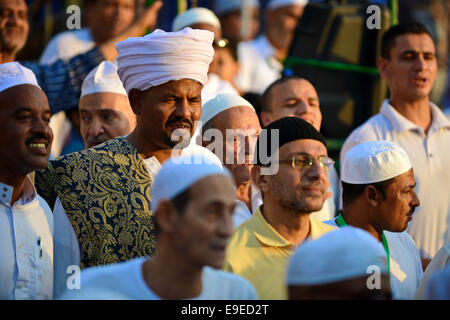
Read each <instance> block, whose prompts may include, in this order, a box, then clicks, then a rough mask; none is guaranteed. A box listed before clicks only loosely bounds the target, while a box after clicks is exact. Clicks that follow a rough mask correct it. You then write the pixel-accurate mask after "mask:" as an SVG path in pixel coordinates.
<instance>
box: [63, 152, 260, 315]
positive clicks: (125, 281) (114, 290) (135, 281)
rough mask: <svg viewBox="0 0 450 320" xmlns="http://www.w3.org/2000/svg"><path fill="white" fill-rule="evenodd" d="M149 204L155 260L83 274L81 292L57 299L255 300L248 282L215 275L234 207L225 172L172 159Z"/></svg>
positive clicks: (198, 158)
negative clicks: (150, 205)
mask: <svg viewBox="0 0 450 320" xmlns="http://www.w3.org/2000/svg"><path fill="white" fill-rule="evenodd" d="M152 200H153V201H152V209H153V212H154V215H155V224H156V227H157V239H158V241H157V247H156V251H155V254H154V255H153V256H152V257H151V258H144V257H141V258H136V259H133V260H131V261H127V262H123V263H119V264H116V265H112V266H103V267H97V268H90V269H88V270H85V271H83V272H82V274H81V291H79V292H77V291H75V292H70V291H67V292H66V294H65V295H64V296H63V297H62V299H85V298H86V297H89V298H96V299H108V298H110V297H111V296H112V297H113V298H115V299H117V298H118V297H119V295H121V296H122V297H123V298H126V299H140V300H141V299H142V300H159V299H170V300H175V299H209V300H218V299H220V300H222V299H226V300H229V299H231V300H241V299H246V300H247V299H256V298H257V296H256V291H255V289H254V288H253V287H252V286H251V285H250V284H249V283H248V281H246V280H245V279H243V278H241V277H239V276H236V275H232V274H229V273H225V272H223V271H220V270H216V269H218V268H221V267H222V266H223V262H224V259H225V248H226V243H227V240H228V238H229V237H230V235H231V231H232V217H231V216H232V213H233V208H234V205H235V201H234V189H233V178H232V176H231V174H230V173H229V172H228V170H226V169H223V168H222V166H221V165H220V164H217V163H211V162H210V159H209V158H207V157H205V156H202V155H198V154H193V155H191V156H181V157H178V158H172V159H170V160H168V161H167V162H166V163H164V164H163V166H162V168H161V170H160V171H159V172H158V174H157V175H156V177H155V182H154V184H153V187H152ZM111 279H114V280H113V281H111ZM91 292H97V296H94V297H93V294H91ZM102 292H103V293H104V292H106V293H107V294H106V295H102ZM119 299H120V297H119ZM211 316H212V315H211Z"/></svg>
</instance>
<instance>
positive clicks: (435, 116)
mask: <svg viewBox="0 0 450 320" xmlns="http://www.w3.org/2000/svg"><path fill="white" fill-rule="evenodd" d="M430 108H431V116H432V123H431V126H430V129H431V128H433V131H434V130H438V129H439V128H450V121H449V120H448V119H447V117H446V116H445V115H444V114H443V113H442V111H441V110H440V109H439V108H438V107H437V106H436V105H435V104H434V103H432V102H431V101H430ZM380 113H381V114H382V115H383V116H385V117H386V119H388V121H389V122H390V123H391V125H392V128H393V129H394V130H395V131H397V132H398V133H400V132H402V131H406V130H412V129H418V130H422V128H421V127H420V126H418V125H417V124H415V123H414V122H412V121H410V120H408V119H406V118H405V117H404V116H403V115H401V114H400V113H399V112H398V111H397V110H395V108H394V107H393V106H392V105H391V104H390V103H389V99H386V100H384V101H383V105H382V107H381V109H380Z"/></svg>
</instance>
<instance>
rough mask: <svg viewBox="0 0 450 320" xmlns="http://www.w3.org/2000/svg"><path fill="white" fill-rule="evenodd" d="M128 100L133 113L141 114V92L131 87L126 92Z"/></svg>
mask: <svg viewBox="0 0 450 320" xmlns="http://www.w3.org/2000/svg"><path fill="white" fill-rule="evenodd" d="M128 100H129V101H130V106H131V109H132V110H133V112H134V114H135V115H137V116H138V115H140V114H141V108H142V92H141V91H140V90H138V89H135V88H133V89H131V90H130V92H129V93H128Z"/></svg>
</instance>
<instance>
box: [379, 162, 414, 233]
mask: <svg viewBox="0 0 450 320" xmlns="http://www.w3.org/2000/svg"><path fill="white" fill-rule="evenodd" d="M415 185H416V180H415V179H414V171H413V169H411V170H409V171H408V172H405V173H403V174H401V175H399V176H397V177H395V179H394V182H392V183H391V184H390V185H389V186H388V187H387V188H386V190H385V198H383V197H382V200H381V201H380V203H379V205H378V207H377V213H376V215H377V216H376V217H375V218H374V220H375V221H376V223H377V224H378V228H379V229H380V230H387V231H392V232H402V231H405V230H406V228H407V227H408V223H409V221H411V220H412V218H413V213H414V210H415V208H416V207H418V206H419V205H420V201H419V198H418V197H417V195H416V193H415V192H414V187H415Z"/></svg>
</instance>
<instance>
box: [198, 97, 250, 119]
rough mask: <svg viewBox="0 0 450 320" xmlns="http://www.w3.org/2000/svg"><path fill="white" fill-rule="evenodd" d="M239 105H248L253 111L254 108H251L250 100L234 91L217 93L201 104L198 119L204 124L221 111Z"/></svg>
mask: <svg viewBox="0 0 450 320" xmlns="http://www.w3.org/2000/svg"><path fill="white" fill-rule="evenodd" d="M241 106H244V107H249V108H251V109H252V110H253V111H255V108H253V106H252V105H251V104H250V102H248V101H247V100H245V99H244V98H242V97H241V96H240V95H238V94H235V93H222V94H218V95H217V96H216V97H215V98H213V99H210V100H208V101H207V102H206V103H205V104H204V105H203V107H202V116H201V118H200V120H201V122H202V124H205V123H207V122H208V121H209V120H211V119H212V118H214V117H215V116H216V115H218V114H219V113H221V112H222V111H225V110H228V109H231V108H234V107H241ZM255 113H256V111H255Z"/></svg>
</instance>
